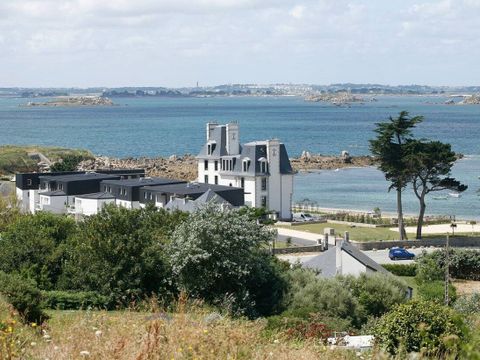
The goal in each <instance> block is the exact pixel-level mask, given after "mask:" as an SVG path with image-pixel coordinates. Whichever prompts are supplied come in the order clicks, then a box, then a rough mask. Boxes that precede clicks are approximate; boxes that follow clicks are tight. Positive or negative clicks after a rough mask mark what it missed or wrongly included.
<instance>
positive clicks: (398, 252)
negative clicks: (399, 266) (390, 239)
mask: <svg viewBox="0 0 480 360" xmlns="http://www.w3.org/2000/svg"><path fill="white" fill-rule="evenodd" d="M388 257H389V258H390V260H412V259H414V258H415V254H413V253H411V252H410V251H407V250H405V249H404V248H401V247H393V248H391V249H390V251H389V252H388Z"/></svg>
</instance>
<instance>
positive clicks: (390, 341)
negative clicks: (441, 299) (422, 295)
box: [374, 300, 467, 358]
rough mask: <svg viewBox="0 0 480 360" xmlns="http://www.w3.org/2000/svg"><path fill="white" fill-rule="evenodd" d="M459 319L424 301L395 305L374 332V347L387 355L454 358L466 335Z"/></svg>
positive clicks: (457, 316) (453, 314) (454, 314)
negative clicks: (410, 354)
mask: <svg viewBox="0 0 480 360" xmlns="http://www.w3.org/2000/svg"><path fill="white" fill-rule="evenodd" d="M466 331H467V330H466V327H465V326H464V323H463V320H462V318H461V316H460V315H459V314H458V313H456V312H455V311H453V310H452V309H450V308H448V307H445V306H442V305H440V304H437V303H435V302H430V301H424V300H413V301H410V302H408V303H406V304H401V305H398V306H397V307H396V308H395V309H394V310H392V311H391V312H389V313H387V314H385V315H384V316H383V317H382V318H381V319H380V320H379V322H378V324H377V326H376V327H375V330H374V336H375V341H376V344H377V346H378V347H380V348H382V349H383V350H385V351H387V352H389V353H391V354H399V353H400V352H401V351H405V352H406V353H410V352H419V353H420V354H421V356H430V357H435V358H443V357H447V356H452V358H455V356H456V355H458V353H459V350H460V347H461V345H462V342H463V341H465V340H466V338H467V333H466Z"/></svg>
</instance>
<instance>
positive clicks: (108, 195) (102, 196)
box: [75, 191, 115, 199]
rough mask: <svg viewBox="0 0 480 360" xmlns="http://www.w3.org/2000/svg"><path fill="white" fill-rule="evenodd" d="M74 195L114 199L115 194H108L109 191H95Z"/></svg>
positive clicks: (83, 197) (82, 197)
mask: <svg viewBox="0 0 480 360" xmlns="http://www.w3.org/2000/svg"><path fill="white" fill-rule="evenodd" d="M75 197H77V198H81V199H115V196H114V195H113V194H110V193H109V192H104V191H102V192H97V193H93V194H82V195H76V196H75Z"/></svg>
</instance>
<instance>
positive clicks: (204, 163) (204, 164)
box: [203, 160, 208, 170]
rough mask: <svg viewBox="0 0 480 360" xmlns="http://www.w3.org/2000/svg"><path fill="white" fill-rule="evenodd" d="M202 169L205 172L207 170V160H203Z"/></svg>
mask: <svg viewBox="0 0 480 360" xmlns="http://www.w3.org/2000/svg"><path fill="white" fill-rule="evenodd" d="M203 167H204V169H205V170H208V160H205V161H204V162H203Z"/></svg>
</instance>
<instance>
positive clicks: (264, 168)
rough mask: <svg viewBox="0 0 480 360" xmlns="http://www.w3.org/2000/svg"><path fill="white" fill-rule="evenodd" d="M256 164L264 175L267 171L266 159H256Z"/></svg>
mask: <svg viewBox="0 0 480 360" xmlns="http://www.w3.org/2000/svg"><path fill="white" fill-rule="evenodd" d="M258 162H259V163H260V172H261V173H266V172H267V171H268V166H267V159H265V158H264V157H261V158H260V159H258Z"/></svg>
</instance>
